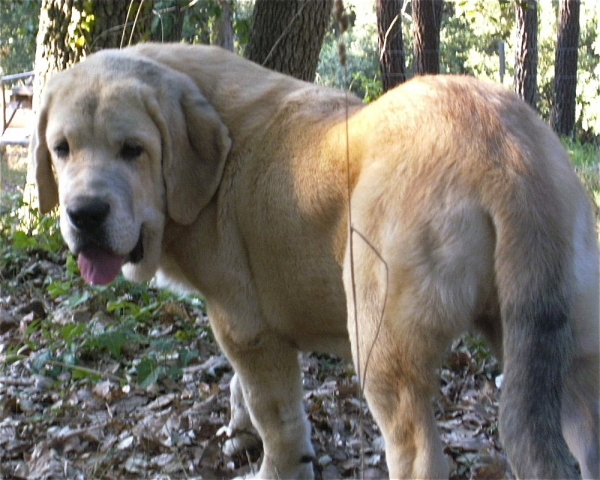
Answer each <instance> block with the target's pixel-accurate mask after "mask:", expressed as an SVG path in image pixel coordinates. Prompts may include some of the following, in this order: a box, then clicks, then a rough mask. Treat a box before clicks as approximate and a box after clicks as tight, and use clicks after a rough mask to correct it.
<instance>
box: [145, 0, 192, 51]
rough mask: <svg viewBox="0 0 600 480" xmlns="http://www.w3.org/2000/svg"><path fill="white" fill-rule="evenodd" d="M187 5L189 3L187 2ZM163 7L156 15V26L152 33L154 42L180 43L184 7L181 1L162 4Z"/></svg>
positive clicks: (174, 0) (176, 0)
mask: <svg viewBox="0 0 600 480" xmlns="http://www.w3.org/2000/svg"><path fill="white" fill-rule="evenodd" d="M188 3H189V2H188ZM163 5H164V7H163V8H162V9H161V10H159V12H158V13H157V20H158V25H157V28H156V29H155V31H154V32H153V33H152V40H153V41H155V42H162V43H167V42H180V41H181V39H182V37H183V21H184V20H185V8H184V7H185V6H186V4H185V3H183V2H182V1H181V0H172V1H171V2H169V3H165V2H163Z"/></svg>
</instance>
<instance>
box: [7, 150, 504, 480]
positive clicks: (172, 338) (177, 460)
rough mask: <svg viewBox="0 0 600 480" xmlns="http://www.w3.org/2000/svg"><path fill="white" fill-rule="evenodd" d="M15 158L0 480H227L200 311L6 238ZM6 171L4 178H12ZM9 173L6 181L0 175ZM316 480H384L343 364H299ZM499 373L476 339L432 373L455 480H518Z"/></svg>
mask: <svg viewBox="0 0 600 480" xmlns="http://www.w3.org/2000/svg"><path fill="white" fill-rule="evenodd" d="M23 155H24V153H23V151H21V150H18V149H11V150H10V151H8V154H7V155H5V158H4V160H3V162H4V163H3V165H4V167H3V168H4V170H3V171H4V174H3V177H2V181H3V189H2V193H3V195H4V196H3V198H4V201H3V203H2V204H0V215H1V217H0V222H2V236H1V237H0V254H1V257H0V479H61V478H65V479H91V478H98V479H100V478H101V479H124V478H127V479H129V478H130V479H137V478H140V479H141V478H148V479H179V478H181V479H183V478H186V479H193V478H205V479H213V478H232V477H235V476H239V475H244V474H247V473H249V472H250V471H251V470H252V469H256V468H257V465H258V463H257V462H259V459H260V450H259V449H257V450H256V451H251V452H244V454H242V455H237V456H234V457H229V456H227V455H225V454H224V453H223V445H224V443H225V441H226V440H227V437H226V435H225V434H224V433H223V427H224V426H226V425H227V423H228V420H229V381H230V379H231V376H232V371H231V368H230V366H229V364H228V362H227V361H226V359H225V358H224V357H223V355H222V354H221V353H220V351H219V349H218V347H217V345H216V343H215V341H214V339H213V336H212V333H211V331H210V327H209V324H208V321H207V318H206V316H205V313H204V308H203V302H202V300H201V299H199V298H189V297H188V298H179V297H176V296H174V295H171V294H168V293H165V292H160V291H158V290H156V289H154V288H152V287H151V286H150V287H148V286H139V285H133V284H130V283H128V282H126V281H124V280H119V281H117V282H116V283H115V284H114V285H112V286H110V287H95V288H91V287H87V286H85V285H84V284H83V282H82V281H81V279H80V278H79V275H78V272H77V268H76V265H75V263H76V262H75V261H74V260H73V258H72V257H71V256H70V255H69V254H67V252H65V250H64V248H63V247H62V246H61V245H62V242H61V240H60V235H59V234H58V232H57V229H56V224H55V222H54V221H50V220H47V219H40V218H37V220H36V221H35V222H34V226H33V227H32V230H31V232H29V234H27V232H25V233H23V232H20V231H16V230H14V228H13V227H12V225H13V223H14V222H15V208H16V207H17V206H18V194H19V191H18V190H19V189H18V188H17V187H15V185H14V183H15V180H14V179H15V178H22V175H21V176H19V172H20V173H21V174H22V170H23ZM7 162H8V163H7ZM7 166H8V167H9V168H7ZM302 365H303V372H304V387H305V395H304V400H305V402H304V403H305V408H306V411H307V414H308V416H309V418H310V420H311V424H312V427H313V430H312V440H313V445H314V447H315V449H316V452H317V463H318V469H319V472H318V475H319V476H321V478H358V477H361V476H362V477H363V478H373V479H374V478H385V477H386V476H387V468H386V466H385V454H384V450H383V441H382V438H381V435H380V432H379V429H378V428H377V426H376V425H375V424H374V422H373V421H372V418H371V416H370V414H369V412H368V409H367V408H366V406H365V404H364V402H363V401H361V399H360V397H359V395H358V393H359V392H358V388H357V382H356V376H355V374H354V372H353V369H352V367H350V366H348V365H347V364H346V363H345V362H343V361H341V360H339V359H336V358H333V357H329V356H325V355H303V356H302ZM498 375H499V368H498V363H497V361H496V360H495V359H494V358H493V357H492V356H490V354H489V353H488V351H487V350H486V348H485V345H484V344H483V343H482V342H481V341H480V340H478V339H477V338H475V337H471V336H465V337H463V338H462V339H460V340H458V341H456V342H455V343H454V345H453V347H452V349H451V351H449V352H448V355H447V357H446V361H445V362H444V365H443V367H442V368H441V369H440V370H439V379H440V384H439V386H440V388H439V396H438V397H436V398H435V399H434V406H435V412H436V418H437V421H438V426H439V429H440V433H441V437H442V440H443V443H444V452H445V454H446V456H447V459H448V461H449V463H450V465H451V471H452V474H451V478H452V479H492V478H494V479H498V478H513V477H512V475H511V472H510V469H509V467H508V465H507V462H506V458H505V456H504V454H503V452H502V448H501V446H500V444H499V440H498V429H497V414H498V399H499V389H498V387H497V383H498V382H497V380H498Z"/></svg>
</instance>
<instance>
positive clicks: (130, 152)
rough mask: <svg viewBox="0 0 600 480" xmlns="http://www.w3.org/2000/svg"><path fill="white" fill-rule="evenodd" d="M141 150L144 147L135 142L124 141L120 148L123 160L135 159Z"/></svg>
mask: <svg viewBox="0 0 600 480" xmlns="http://www.w3.org/2000/svg"><path fill="white" fill-rule="evenodd" d="M143 151H144V149H143V148H142V147H141V146H139V145H137V144H135V143H125V144H124V145H123V147H122V148H121V157H122V158H123V159H124V160H135V159H136V158H138V157H139V156H140V155H141V154H142V152H143Z"/></svg>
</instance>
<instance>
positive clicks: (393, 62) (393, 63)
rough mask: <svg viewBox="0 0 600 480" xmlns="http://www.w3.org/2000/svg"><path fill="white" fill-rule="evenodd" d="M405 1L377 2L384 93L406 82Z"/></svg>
mask: <svg viewBox="0 0 600 480" xmlns="http://www.w3.org/2000/svg"><path fill="white" fill-rule="evenodd" d="M403 3H404V0H377V32H378V39H379V65H380V68H381V79H382V82H383V91H384V92H387V91H388V90H390V89H391V88H394V87H395V86H396V85H398V84H400V83H403V82H405V81H406V69H405V57H404V41H403V38H402V4H403Z"/></svg>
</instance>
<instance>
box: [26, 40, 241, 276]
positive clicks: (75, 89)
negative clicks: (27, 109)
mask: <svg viewBox="0 0 600 480" xmlns="http://www.w3.org/2000/svg"><path fill="white" fill-rule="evenodd" d="M230 146H231V141H230V139H229V137H228V131H227V128H226V127H225V125H224V124H223V123H222V121H221V119H220V118H219V116H218V114H217V113H216V112H215V110H214V109H213V108H212V106H211V105H210V104H209V103H208V102H207V100H206V98H204V96H203V95H202V93H201V92H200V90H199V89H198V87H197V86H196V84H194V83H193V82H192V80H191V79H190V78H189V77H187V76H186V75H183V74H181V73H179V72H176V71H174V70H172V69H169V68H167V67H164V66H162V65H160V64H158V63H155V62H153V61H151V60H147V59H143V58H140V57H137V56H135V55H132V54H129V53H127V52H123V51H121V52H119V51H105V52H100V53H97V54H95V55H93V56H91V57H90V58H89V59H87V60H86V61H85V62H83V63H81V64H79V65H77V66H75V67H74V68H72V69H71V70H68V71H66V72H62V73H60V74H58V75H56V76H55V77H53V78H52V79H51V80H50V82H49V83H48V85H47V87H46V89H45V92H44V96H43V99H42V106H41V110H40V114H39V119H38V124H37V129H36V131H35V133H34V138H33V141H32V156H33V160H34V162H35V166H36V180H37V184H38V189H39V201H40V210H41V211H42V212H43V213H46V212H48V211H50V210H52V209H53V208H54V206H55V205H56V204H58V203H59V204H60V215H61V220H60V224H61V232H62V234H63V237H64V238H65V241H66V242H67V245H68V246H69V249H70V250H71V251H72V252H73V253H75V254H78V255H79V266H80V269H81V272H82V274H83V276H84V278H85V279H86V281H88V282H89V283H95V284H105V283H109V282H111V281H112V280H113V279H114V278H115V277H116V275H117V273H118V272H119V270H120V268H121V267H123V272H124V274H125V276H126V277H128V278H130V279H132V280H136V281H144V280H148V279H149V278H151V277H152V275H154V273H155V272H156V269H157V268H158V265H159V261H160V252H161V242H162V232H163V227H164V225H165V221H166V218H167V216H168V217H170V218H171V219H172V220H173V221H175V222H177V223H179V224H184V225H187V224H191V223H192V222H193V221H194V220H195V219H196V217H197V216H198V214H199V212H200V211H201V210H202V208H203V207H205V206H206V205H207V204H208V203H209V201H210V199H211V198H212V197H213V195H214V194H215V192H216V190H217V188H218V185H219V183H220V181H221V176H222V173H223V168H224V164H225V159H226V157H227V154H228V152H229V148H230ZM55 174H56V175H55Z"/></svg>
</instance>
